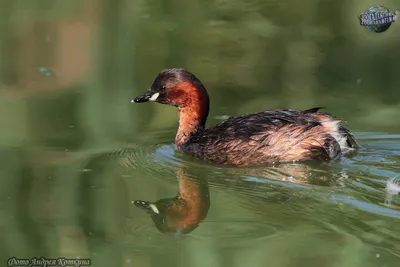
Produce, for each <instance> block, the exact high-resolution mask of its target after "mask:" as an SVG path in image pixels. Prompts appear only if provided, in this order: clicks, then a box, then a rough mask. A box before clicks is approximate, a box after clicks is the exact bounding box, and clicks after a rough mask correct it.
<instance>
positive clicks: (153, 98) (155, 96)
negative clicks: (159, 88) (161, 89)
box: [149, 93, 160, 101]
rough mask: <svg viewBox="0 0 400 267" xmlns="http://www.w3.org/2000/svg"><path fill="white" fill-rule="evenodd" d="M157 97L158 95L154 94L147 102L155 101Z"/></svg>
mask: <svg viewBox="0 0 400 267" xmlns="http://www.w3.org/2000/svg"><path fill="white" fill-rule="evenodd" d="M159 95H160V93H155V94H154V95H152V96H151V97H150V98H149V101H156V100H157V98H158V96H159Z"/></svg>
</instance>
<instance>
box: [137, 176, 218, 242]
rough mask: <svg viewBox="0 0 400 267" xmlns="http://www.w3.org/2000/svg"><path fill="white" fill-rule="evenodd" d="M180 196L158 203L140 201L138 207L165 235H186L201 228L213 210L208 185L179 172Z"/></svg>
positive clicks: (161, 200) (203, 181)
mask: <svg viewBox="0 0 400 267" xmlns="http://www.w3.org/2000/svg"><path fill="white" fill-rule="evenodd" d="M177 176H178V179H179V193H178V195H177V196H176V197H173V198H164V199H160V200H158V201H156V202H148V201H142V200H136V201H135V205H136V206H137V207H140V208H141V209H143V210H144V211H146V212H147V213H148V214H149V215H150V216H151V218H152V220H153V222H154V224H155V226H156V227H157V229H158V230H159V231H160V232H162V233H181V234H186V233H189V232H191V231H193V230H194V229H196V228H197V227H198V226H199V223H200V222H201V221H202V220H203V219H204V218H205V217H206V216H207V213H208V209H209V207H210V196H209V190H208V183H207V181H205V180H200V179H196V178H192V177H188V176H187V175H186V174H185V173H184V171H183V170H182V169H178V172H177Z"/></svg>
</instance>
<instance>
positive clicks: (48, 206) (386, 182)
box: [0, 0, 400, 267]
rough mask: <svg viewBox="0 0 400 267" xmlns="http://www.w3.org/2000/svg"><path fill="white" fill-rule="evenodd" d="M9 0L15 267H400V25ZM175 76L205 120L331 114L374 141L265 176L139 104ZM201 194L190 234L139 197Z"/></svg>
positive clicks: (4, 22) (3, 86)
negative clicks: (204, 111) (24, 264)
mask: <svg viewBox="0 0 400 267" xmlns="http://www.w3.org/2000/svg"><path fill="white" fill-rule="evenodd" d="M0 2H1V3H2V6H3V7H2V8H1V10H2V11H3V13H4V14H3V15H2V16H1V18H0V20H1V29H0V34H1V40H2V41H1V45H0V56H1V61H0V62H1V63H0V64H1V66H0V67H1V69H0V71H1V74H0V80H1V83H0V123H1V125H2V127H1V131H0V158H1V161H0V162H1V163H0V183H1V184H0V225H1V227H2V228H1V229H2V231H1V234H0V235H1V238H0V260H1V261H2V262H4V263H5V262H6V261H7V259H8V258H12V257H16V258H17V259H23V258H32V257H42V256H43V257H46V258H57V257H66V258H69V259H75V258H76V257H80V258H81V259H86V258H90V259H91V260H92V266H100V267H101V266H124V267H128V266H140V267H146V266H162V267H167V266H193V267H197V266H208V267H214V266H215V267H217V266H218V267H219V266H257V267H258V266H273V267H275V266H277V267H281V266H282V267H292V266H293V267H294V266H309V267H314V266H315V267H322V266H329V267H334V266H335V267H336V266H337V267H339V266H340V267H344V266H349V267H356V266H381V267H384V266H385V267H391V266H399V260H400V196H399V195H398V194H399V192H400V122H399V120H398V118H399V116H400V91H399V90H398V88H399V85H400V76H399V75H398V72H397V65H398V62H399V59H400V52H399V50H398V47H399V45H400V39H399V38H398V36H399V33H400V32H399V31H400V28H399V26H398V25H397V24H394V25H392V27H391V28H390V29H389V30H388V31H387V32H385V33H383V34H374V33H371V32H369V31H368V30H366V29H364V28H362V27H360V26H359V24H358V22H357V20H356V16H357V15H358V14H359V13H360V12H363V11H364V10H365V9H367V8H368V7H369V6H370V5H371V2H369V1H358V2H357V4H353V3H350V2H351V1H348V2H349V3H345V2H343V3H340V2H339V1H311V0H310V1H303V2H302V3H301V4H300V2H299V1H297V0H296V1H294V0H293V1H284V2H279V1H261V0H260V1H235V0H231V1H191V2H190V3H189V2H187V1H179V0H177V1H172V2H166V1H159V2H156V1H149V2H148V3H147V1H134V3H133V2H131V1H111V0H110V1H107V0H103V1H85V3H86V4H83V1H68V3H67V2H64V1H59V2H57V1H31V2H30V4H27V3H25V2H22V1H12V2H11V1H0ZM384 4H385V5H386V6H387V7H388V8H390V9H393V10H395V9H396V8H397V9H400V6H399V3H398V2H397V1H385V3H384ZM165 67H185V68H188V69H189V70H191V71H192V72H194V73H195V74H196V75H197V76H198V77H199V78H200V79H201V80H202V81H203V82H204V84H205V86H206V88H207V89H208V91H209V93H210V96H211V112H210V117H209V120H208V125H212V124H214V123H216V122H218V121H219V120H221V119H223V118H225V117H226V116H232V115H237V114H241V113H250V112H255V111H262V110H265V109H273V108H299V109H307V108H310V107H313V106H324V107H326V111H327V112H328V113H331V114H334V115H335V116H336V117H338V118H340V119H344V120H345V122H346V125H347V126H348V127H349V128H350V129H351V130H352V131H353V132H354V133H355V136H356V138H357V140H358V142H359V143H360V145H361V146H362V147H361V149H360V151H359V152H358V153H357V155H355V156H354V157H352V158H345V159H343V160H342V161H340V162H334V163H329V164H327V163H324V164H322V163H315V164H312V165H303V164H288V165H282V166H276V167H257V168H231V167H222V166H215V165H210V164H207V163H204V162H202V161H201V160H197V159H193V158H190V157H187V156H185V155H182V154H181V153H179V152H177V151H175V150H174V147H173V140H174V136H175V132H176V128H177V111H176V109H175V108H173V107H169V106H162V105H157V104H154V103H151V104H131V103H130V100H131V99H132V97H134V96H136V95H138V94H139V93H141V92H143V91H145V90H146V89H147V88H148V86H150V84H151V82H152V81H153V79H154V78H155V76H156V75H157V73H158V72H159V71H160V70H161V69H162V68H165ZM187 191H189V192H191V193H194V194H196V198H195V200H196V201H194V202H193V203H194V204H193V206H191V211H192V212H195V211H197V212H198V213H199V214H200V215H199V216H200V217H204V219H203V220H202V221H200V222H199V223H198V225H197V227H196V226H194V225H195V223H196V222H191V221H188V220H187V218H186V217H185V216H184V215H185V209H183V211H182V210H181V213H178V214H175V215H174V216H175V219H176V218H178V219H179V220H178V221H185V220H186V221H185V224H186V225H192V224H193V229H190V230H192V231H189V232H188V233H186V234H183V233H180V232H175V233H162V232H161V231H159V230H158V229H157V227H156V225H155V222H156V223H160V222H161V218H160V221H157V218H156V219H155V222H153V220H152V219H151V218H150V216H149V214H147V213H146V212H144V211H143V210H141V209H140V208H139V207H137V206H136V205H135V201H137V200H140V201H150V202H156V201H159V202H158V203H159V207H161V206H163V205H169V204H171V201H172V202H174V201H175V200H174V198H175V196H177V194H179V193H181V194H183V195H184V194H185V192H187ZM160 203H161V204H160ZM168 203H169V204H168ZM174 203H175V202H174ZM175 204H179V203H175ZM160 209H161V208H160ZM161 212H162V211H161ZM173 222H174V218H172V217H165V218H164V226H165V225H172V224H173ZM3 265H4V264H3Z"/></svg>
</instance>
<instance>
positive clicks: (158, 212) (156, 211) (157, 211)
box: [149, 204, 160, 214]
mask: <svg viewBox="0 0 400 267" xmlns="http://www.w3.org/2000/svg"><path fill="white" fill-rule="evenodd" d="M149 207H150V208H151V209H152V210H153V211H154V213H157V214H160V211H159V210H158V208H157V207H156V205H154V204H150V205H149Z"/></svg>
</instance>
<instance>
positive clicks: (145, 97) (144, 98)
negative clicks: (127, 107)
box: [131, 91, 160, 103]
mask: <svg viewBox="0 0 400 267" xmlns="http://www.w3.org/2000/svg"><path fill="white" fill-rule="evenodd" d="M159 95H160V93H154V92H150V91H147V92H146V93H144V94H141V95H139V96H137V97H135V98H134V99H132V101H131V102H132V103H142V102H149V101H150V102H151V101H156V100H157V98H158V96H159Z"/></svg>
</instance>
